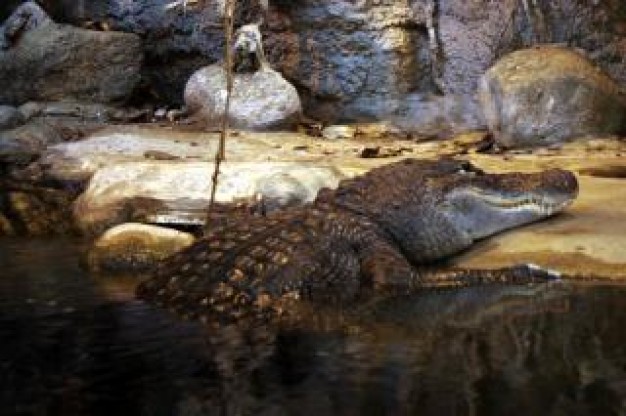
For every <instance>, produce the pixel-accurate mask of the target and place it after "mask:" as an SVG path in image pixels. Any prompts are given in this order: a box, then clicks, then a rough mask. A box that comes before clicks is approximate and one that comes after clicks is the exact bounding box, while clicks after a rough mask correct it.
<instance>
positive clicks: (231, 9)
mask: <svg viewBox="0 0 626 416" xmlns="http://www.w3.org/2000/svg"><path fill="white" fill-rule="evenodd" d="M234 15H235V1H234V0H226V2H225V4H224V38H225V45H224V72H225V74H226V100H225V103H224V114H223V115H222V126H221V131H220V141H219V145H218V149H217V152H215V170H214V171H213V176H212V180H213V183H212V187H211V200H210V202H209V212H208V213H209V214H210V213H211V212H212V210H213V206H214V205H215V193H216V191H217V180H218V177H219V174H220V165H221V163H222V162H223V161H224V160H226V138H227V137H228V127H229V126H228V114H229V110H230V96H231V92H232V89H233V73H232V70H233V65H232V61H233V56H232V41H233V25H234ZM208 222H209V221H208V218H207V224H206V225H207V227H208Z"/></svg>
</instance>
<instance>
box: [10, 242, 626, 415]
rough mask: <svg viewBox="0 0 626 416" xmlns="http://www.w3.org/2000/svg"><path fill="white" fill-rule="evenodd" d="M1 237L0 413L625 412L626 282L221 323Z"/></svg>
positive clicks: (64, 251)
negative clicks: (192, 318) (245, 325)
mask: <svg viewBox="0 0 626 416" xmlns="http://www.w3.org/2000/svg"><path fill="white" fill-rule="evenodd" d="M80 248H81V247H80V245H79V244H76V243H73V242H71V241H62V240H50V241H45V240H29V241H25V240H0V414H2V415H14V414H20V415H22V414H23V415H126V414H128V415H186V416H187V415H189V416H191V415H224V414H228V415H231V414H232V415H239V414H241V415H248V414H254V415H283V414H286V415H385V414H387V415H404V414H407V415H472V414H475V415H624V414H626V342H625V341H626V331H625V329H626V325H625V324H626V287H621V286H585V287H568V286H553V287H546V286H538V287H534V288H519V287H508V288H475V289H471V290H461V291H442V292H431V293H428V294H422V295H415V296H407V297H403V298H395V299H378V300H373V301H371V302H369V303H368V304H366V305H359V306H358V307H354V308H348V309H346V310H338V309H336V308H332V309H328V310H324V309H323V308H316V309H318V310H317V311H316V312H315V313H311V314H310V316H309V319H306V320H305V321H303V322H301V323H299V324H294V325H290V326H284V327H281V328H273V327H259V328H254V329H250V330H237V329H234V328H230V329H225V330H219V331H212V330H208V329H207V328H204V327H202V326H201V325H198V324H196V323H188V322H182V321H180V320H178V319H177V318H176V317H173V316H170V315H169V314H168V313H166V312H163V311H160V310H158V309H155V308H152V307H150V306H148V305H145V304H143V303H140V302H137V301H135V300H134V299H133V297H132V290H133V287H134V284H135V278H130V279H129V278H112V277H107V276H90V275H88V274H87V273H85V272H84V271H83V270H81V268H80V267H79V265H78V263H79V258H80V256H79V255H78V253H79V252H80Z"/></svg>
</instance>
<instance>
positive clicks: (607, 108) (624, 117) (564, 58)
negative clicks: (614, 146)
mask: <svg viewBox="0 0 626 416" xmlns="http://www.w3.org/2000/svg"><path fill="white" fill-rule="evenodd" d="M479 84H480V85H479V99H480V101H481V105H482V108H483V112H484V115H485V118H486V120H487V124H488V126H489V128H490V130H491V131H492V132H493V134H494V137H495V140H496V142H497V143H498V144H500V145H501V146H502V147H524V146H540V145H549V144H554V143H559V142H561V141H564V140H568V139H572V138H576V137H580V136H585V135H607V134H609V135H610V134H617V133H620V132H621V131H623V129H624V127H625V126H626V97H625V96H624V95H623V93H622V92H621V91H620V88H619V86H618V85H617V84H616V83H615V82H614V81H613V80H612V79H611V78H609V77H608V76H607V75H606V74H604V73H603V72H602V71H601V70H600V69H599V68H598V67H596V66H594V65H593V64H592V63H591V62H590V61H589V60H588V59H586V58H585V57H584V56H583V55H582V54H580V53H578V52H576V51H574V50H571V49H567V48H564V47H558V46H547V45H546V46H540V47H534V48H530V49H524V50H520V51H516V52H514V53H511V54H509V55H507V56H505V57H504V58H502V59H500V60H499V61H498V62H497V63H496V64H495V65H494V66H493V67H492V68H490V69H489V70H488V71H487V72H486V73H485V74H484V75H483V77H482V78H481V80H480V83H479Z"/></svg>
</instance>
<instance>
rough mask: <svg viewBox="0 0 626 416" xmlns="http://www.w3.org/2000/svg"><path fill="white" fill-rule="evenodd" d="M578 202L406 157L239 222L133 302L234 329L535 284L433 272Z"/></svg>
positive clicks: (161, 273) (534, 177) (563, 183)
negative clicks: (318, 311) (324, 311)
mask: <svg viewBox="0 0 626 416" xmlns="http://www.w3.org/2000/svg"><path fill="white" fill-rule="evenodd" d="M577 194H578V183H577V180H576V177H575V176H574V174H573V173H571V172H569V171H565V170H560V169H552V170H545V171H542V172H537V173H500V174H491V173H486V172H484V171H482V170H481V169H479V168H478V167H476V166H474V165H472V164H471V163H469V162H466V161H459V160H454V159H440V160H434V161H428V160H417V159H406V160H403V161H400V162H395V163H391V164H388V165H385V166H382V167H379V168H375V169H372V170H371V171H369V172H368V173H366V174H365V175H362V176H358V177H355V178H352V179H346V180H343V181H342V182H341V183H340V184H339V186H338V188H337V189H336V190H330V189H327V188H325V189H322V190H321V191H320V192H319V193H318V195H317V197H316V199H315V201H314V202H312V203H309V204H307V205H303V206H300V207H293V208H289V209H285V210H279V211H277V212H273V213H270V214H268V215H267V216H257V217H249V218H245V219H241V220H236V221H233V222H231V223H230V224H228V225H226V226H224V227H223V228H220V229H215V230H213V231H210V232H208V233H207V235H206V236H204V237H203V238H201V239H199V240H198V241H197V242H196V243H194V244H193V245H191V246H190V247H189V248H187V249H185V250H183V251H181V252H179V253H177V254H175V255H173V256H172V257H171V258H169V259H167V260H166V261H164V262H163V263H162V264H159V265H158V266H157V267H156V269H155V270H154V271H153V272H152V273H151V275H150V276H148V278H147V279H146V280H144V281H142V282H141V283H140V284H139V286H138V287H137V290H136V295H137V297H138V298H140V299H143V300H146V301H148V302H151V303H154V304H156V305H158V306H161V307H165V308H168V309H170V310H171V311H172V312H174V313H176V314H178V315H181V316H183V317H185V318H189V319H199V320H201V321H205V322H210V323H214V324H217V325H222V324H229V323H233V322H237V321H241V320H246V321H247V320H250V319H255V320H256V319H271V318H272V317H276V316H285V315H288V314H289V311H290V309H291V308H294V307H295V306H294V305H297V304H298V303H300V301H301V300H303V299H306V300H308V301H310V302H322V303H328V302H333V303H334V302H355V301H358V300H360V299H364V298H365V297H367V296H368V294H369V295H371V294H373V293H379V292H382V293H391V294H402V293H410V292H412V291H416V290H420V289H422V288H429V287H442V286H443V287H450V286H452V287H457V286H469V285H477V284H486V283H512V284H514V283H531V282H543V281H546V280H550V279H553V278H558V276H557V275H556V274H552V273H551V272H549V271H545V270H543V269H538V268H535V267H532V266H524V265H519V266H512V267H510V268H503V269H496V270H446V271H445V272H435V271H428V269H424V268H423V267H420V266H424V265H429V264H431V263H433V262H437V261H439V260H442V259H446V258H448V257H450V256H453V255H454V254H456V253H459V252H461V251H463V250H465V249H467V248H469V247H470V246H472V244H473V243H474V242H475V241H477V240H480V239H483V238H485V237H488V236H490V235H493V234H495V233H498V232H500V231H503V230H506V229H510V228H513V227H518V226H521V225H523V224H527V223H530V222H534V221H538V220H540V219H543V218H546V217H548V216H551V215H553V214H555V213H558V212H560V211H562V210H563V209H565V208H566V207H567V206H569V205H570V204H571V203H572V202H573V200H574V199H575V198H576V196H577Z"/></svg>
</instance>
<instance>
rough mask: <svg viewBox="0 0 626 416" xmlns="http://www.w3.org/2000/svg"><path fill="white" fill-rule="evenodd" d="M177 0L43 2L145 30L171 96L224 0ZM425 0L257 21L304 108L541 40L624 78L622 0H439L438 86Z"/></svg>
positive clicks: (150, 60)
mask: <svg viewBox="0 0 626 416" xmlns="http://www.w3.org/2000/svg"><path fill="white" fill-rule="evenodd" d="M172 1H173V0H136V1H127V0H101V1H98V2H93V1H88V0H72V1H66V0H60V1H57V2H46V1H43V3H49V4H48V5H47V7H48V10H50V11H51V13H52V14H53V17H55V18H57V19H58V20H62V21H66V22H70V23H73V24H78V25H86V24H92V23H93V22H106V24H107V25H108V27H110V28H111V29H115V30H123V31H131V32H134V33H137V34H139V35H141V36H142V37H143V39H144V42H145V48H146V55H147V58H146V67H145V71H144V78H145V82H146V85H147V86H149V89H147V91H149V94H151V95H152V97H151V98H153V99H156V100H158V101H162V102H164V103H169V104H176V103H180V102H181V101H182V91H183V87H184V84H185V82H186V80H187V78H188V77H189V75H190V74H191V73H192V72H193V71H194V70H196V69H198V68H199V67H201V66H204V65H206V64H209V63H213V62H216V61H218V60H219V59H221V56H222V46H223V43H224V40H223V35H222V32H221V16H220V11H221V7H222V5H223V1H224V0H199V1H198V2H197V3H196V4H195V5H193V6H191V7H189V8H188V10H187V11H186V12H183V10H182V8H178V9H174V10H167V9H166V5H167V4H169V3H171V2H172ZM426 3H427V0H301V1H298V2H294V1H288V0H274V1H272V0H270V9H271V10H270V15H269V17H268V18H267V19H266V23H265V26H264V35H265V43H266V48H267V52H268V55H269V59H270V62H271V63H272V65H273V66H274V67H275V68H276V69H278V70H279V71H281V72H282V73H283V74H284V75H285V77H287V78H288V79H289V80H290V81H291V82H293V83H294V84H295V85H296V86H297V87H298V89H299V91H300V93H301V96H302V98H303V103H304V107H305V111H306V112H307V113H308V114H309V115H312V116H315V117H319V118H323V119H327V120H331V119H335V120H337V119H358V118H368V119H372V118H384V117H386V116H388V115H389V114H394V113H396V112H397V111H399V108H401V107H402V104H403V102H405V101H406V99H407V97H408V98H410V97H415V96H416V95H417V96H425V95H428V94H434V93H440V92H443V93H445V94H450V95H452V94H462V95H471V94H473V92H474V91H475V88H476V83H477V79H478V77H479V76H480V74H481V73H482V72H483V71H484V70H485V69H486V68H488V67H489V66H490V65H491V64H492V63H493V62H494V61H495V60H496V59H497V58H498V57H500V56H502V55H503V54H506V53H507V52H510V51H512V50H515V49H518V48H521V47H525V46H530V45H533V44H536V43H542V42H557V43H565V44H569V45H571V46H574V47H578V48H581V49H584V50H585V52H586V53H587V54H588V56H589V57H590V58H592V59H593V60H594V61H596V62H597V63H598V64H599V65H600V66H601V67H603V68H604V69H605V70H607V71H608V72H609V74H610V75H612V76H613V77H614V78H615V79H617V80H618V81H619V82H620V83H622V84H623V85H626V3H624V2H623V0H595V1H593V2H590V1H587V0H538V1H536V2H530V1H528V2H523V1H521V0H502V1H499V2H493V1H489V0H439V1H436V4H437V9H436V14H435V20H434V22H435V24H436V28H437V29H438V33H439V39H438V40H439V46H440V51H439V53H440V56H441V57H442V65H441V66H440V67H439V73H440V79H441V81H442V82H441V85H440V86H441V88H438V86H437V83H436V82H435V80H436V77H434V74H433V70H432V66H431V62H430V59H431V58H430V53H429V48H428V36H427V26H426V17H427V15H426V11H425V10H426V7H425V6H426ZM524 4H529V5H531V6H530V10H527V9H524ZM533 4H536V5H537V7H533V6H532V5H533ZM53 5H54V6H53ZM237 7H238V21H239V22H249V21H253V20H256V19H257V18H258V17H259V15H260V14H259V13H260V10H259V7H258V4H257V3H256V1H255V0H243V1H239V2H238V6H237ZM440 89H442V90H443V91H440Z"/></svg>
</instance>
